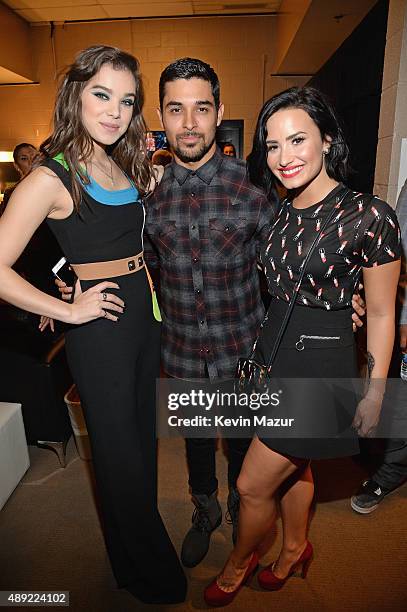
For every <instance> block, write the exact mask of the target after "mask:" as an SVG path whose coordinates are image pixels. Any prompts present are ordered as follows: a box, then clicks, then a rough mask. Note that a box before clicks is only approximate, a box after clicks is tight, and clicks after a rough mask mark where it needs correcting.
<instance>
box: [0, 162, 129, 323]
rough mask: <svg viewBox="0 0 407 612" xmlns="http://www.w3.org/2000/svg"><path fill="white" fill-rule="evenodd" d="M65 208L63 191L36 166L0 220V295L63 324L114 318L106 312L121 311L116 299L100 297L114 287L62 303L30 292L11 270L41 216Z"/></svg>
mask: <svg viewBox="0 0 407 612" xmlns="http://www.w3.org/2000/svg"><path fill="white" fill-rule="evenodd" d="M71 210H72V202H71V201H70V196H69V194H68V192H66V190H65V188H64V187H63V185H62V183H61V182H60V181H59V179H58V178H57V177H56V176H55V175H54V174H53V173H52V172H51V171H49V170H48V169H46V168H37V169H36V170H34V171H33V172H32V173H31V174H30V175H29V176H27V177H26V178H25V179H24V180H23V181H22V182H21V183H20V184H19V185H18V186H17V188H16V189H15V191H14V193H13V195H12V197H11V199H10V202H9V203H8V206H7V208H6V210H5V212H4V214H3V215H2V217H1V219H0V297H1V298H2V299H4V300H5V301H7V302H9V303H11V304H14V305H15V306H18V307H19V308H22V309H23V310H28V311H29V312H33V313H35V314H40V315H45V316H48V317H52V318H53V319H58V320H60V321H64V322H69V323H84V322H85V321H90V320H92V319H95V318H98V317H101V316H106V318H110V319H112V320H117V317H116V316H114V315H113V314H111V313H110V312H106V311H109V310H117V311H119V312H121V311H122V305H123V302H122V300H120V299H119V298H118V297H117V296H114V295H111V294H106V297H107V299H105V300H104V299H103V292H104V291H105V289H106V288H108V287H117V285H116V284H115V283H110V282H104V283H99V284H98V285H96V287H92V289H91V290H88V291H86V292H85V293H83V294H82V295H81V296H79V298H78V299H77V300H75V302H74V304H67V303H66V302H63V301H62V300H59V299H57V298H54V297H52V296H50V295H47V294H46V293H43V292H42V291H40V290H39V289H36V288H35V287H34V286H33V285H31V284H30V283H28V282H27V281H26V280H24V279H23V278H22V277H21V276H20V275H19V274H17V273H16V272H15V271H14V270H13V269H12V266H13V265H14V263H15V262H16V261H17V259H18V257H19V256H20V255H21V253H22V252H23V250H24V249H25V247H26V246H27V244H28V242H29V240H30V238H31V237H32V235H33V234H34V232H35V230H36V229H37V228H38V227H39V225H40V224H41V223H42V221H44V219H45V218H46V217H47V216H50V217H52V218H55V219H58V218H59V219H62V218H64V217H67V216H68V214H69V212H70V211H71ZM86 294H87V295H86ZM114 302H115V303H114Z"/></svg>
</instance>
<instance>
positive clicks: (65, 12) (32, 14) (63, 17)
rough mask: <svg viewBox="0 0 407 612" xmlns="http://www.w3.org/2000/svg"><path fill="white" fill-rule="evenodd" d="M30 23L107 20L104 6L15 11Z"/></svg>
mask: <svg viewBox="0 0 407 612" xmlns="http://www.w3.org/2000/svg"><path fill="white" fill-rule="evenodd" d="M15 12H16V13H17V14H18V15H20V17H22V18H23V19H25V20H26V21H29V22H30V23H35V22H43V21H71V20H73V21H81V20H83V19H106V18H107V17H108V15H107V13H106V11H104V10H103V7H102V6H67V7H55V8H38V9H22V10H16V11H15Z"/></svg>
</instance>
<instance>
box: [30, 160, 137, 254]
mask: <svg viewBox="0 0 407 612" xmlns="http://www.w3.org/2000/svg"><path fill="white" fill-rule="evenodd" d="M41 165H42V166H46V167H47V168H49V169H50V170H52V171H53V172H54V173H55V174H56V175H57V176H58V178H59V179H60V180H61V181H62V183H63V185H64V186H65V187H66V189H67V190H68V192H69V193H71V177H70V173H69V172H68V171H67V170H66V169H65V168H64V167H63V165H62V164H61V163H60V162H58V161H56V160H55V159H45V160H44V161H43V162H42V163H41ZM105 191H106V190H105ZM124 191H129V192H130V191H133V190H130V189H129V190H127V189H126V190H119V191H116V192H113V191H112V192H109V194H111V197H112V198H114V196H115V195H116V198H118V199H120V196H121V195H123V192H124ZM136 193H137V196H138V192H136ZM144 218H145V211H144V206H143V204H142V202H141V200H140V198H138V199H137V200H133V201H131V202H127V203H124V204H119V205H112V204H111V203H109V204H103V203H101V202H99V201H97V200H95V199H94V198H93V197H92V196H91V195H90V193H89V192H88V191H86V190H84V191H83V192H82V199H81V203H80V207H79V211H76V209H74V210H73V211H72V213H71V214H70V215H69V216H68V217H66V218H65V219H50V218H48V219H47V223H48V225H49V227H50V228H51V230H52V231H53V233H54V234H55V236H56V238H57V240H58V242H59V245H60V247H61V249H62V251H63V252H64V255H65V257H66V258H67V260H68V261H69V263H72V264H81V263H94V262H98V261H110V260H113V259H124V258H125V257H131V256H133V255H136V254H137V253H140V252H141V251H142V250H143V229H144Z"/></svg>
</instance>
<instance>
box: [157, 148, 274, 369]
mask: <svg viewBox="0 0 407 612" xmlns="http://www.w3.org/2000/svg"><path fill="white" fill-rule="evenodd" d="M146 210H147V219H146V240H145V256H146V261H147V264H150V265H157V264H159V266H160V284H161V310H162V315H163V329H162V364H163V368H164V370H165V371H166V372H167V374H169V375H170V376H173V377H176V378H184V379H185V378H202V377H206V376H208V375H209V378H210V379H214V378H217V377H221V378H226V377H230V376H233V374H234V371H235V367H236V363H237V359H238V357H240V356H247V355H248V354H249V353H250V351H251V349H252V345H253V342H254V340H255V338H256V335H257V332H258V329H259V326H260V323H261V322H262V320H263V317H264V307H263V304H262V300H261V297H260V288H259V277H258V270H257V265H256V264H257V256H258V252H259V246H260V243H261V242H262V240H263V239H265V238H266V236H267V231H268V228H269V226H270V223H271V220H272V218H273V216H274V210H273V207H272V205H271V204H270V202H269V201H268V199H267V198H266V196H265V194H264V192H262V191H261V190H260V189H257V188H256V187H254V186H253V185H252V184H251V183H250V182H249V180H248V177H247V174H246V164H245V162H244V161H242V160H236V159H233V158H231V157H225V156H223V155H222V154H221V153H220V152H219V151H218V150H217V151H216V153H215V154H214V156H213V157H212V158H211V159H210V160H209V161H208V162H207V163H205V164H204V165H203V166H201V167H200V168H199V169H198V170H196V171H191V170H188V169H186V168H184V167H183V166H180V165H178V164H176V163H175V162H172V163H171V164H170V165H169V166H167V167H166V170H165V173H164V177H163V179H162V181H161V183H160V185H159V186H158V187H157V188H156V190H155V191H154V193H153V194H152V195H151V197H150V198H149V199H148V201H147V203H146ZM149 241H150V245H149V244H148V243H149ZM151 247H152V249H151Z"/></svg>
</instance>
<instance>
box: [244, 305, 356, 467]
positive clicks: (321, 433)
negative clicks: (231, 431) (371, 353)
mask: <svg viewBox="0 0 407 612" xmlns="http://www.w3.org/2000/svg"><path fill="white" fill-rule="evenodd" d="M287 307H288V304H287V303H284V302H282V301H281V300H279V299H275V298H274V299H273V300H272V302H271V305H270V308H269V311H268V313H267V318H266V320H265V322H264V324H263V327H262V329H261V331H260V335H259V339H258V342H257V346H256V351H255V359H256V361H258V362H259V363H264V364H265V363H267V362H268V360H269V358H270V354H271V351H272V349H273V346H274V343H275V339H276V336H277V334H278V331H279V329H280V327H281V323H282V320H283V317H284V315H285V312H286V310H287ZM351 316H352V309H350V308H346V309H344V310H339V311H338V310H336V311H327V310H323V309H320V308H309V307H306V306H300V305H298V304H296V305H295V306H294V309H293V311H292V313H291V317H290V320H289V323H288V326H287V328H286V331H285V333H284V336H283V339H282V342H281V344H280V348H279V350H278V352H277V355H276V358H275V361H274V364H273V367H272V376H273V379H280V378H281V379H287V378H295V379H296V380H295V381H292V382H289V381H288V382H287V383H285V385H286V389H287V390H288V393H287V394H286V396H288V400H287V401H284V393H283V395H282V398H283V401H282V402H281V404H280V411H278V410H277V412H276V416H278V417H281V418H287V417H289V418H293V419H294V422H295V427H294V428H292V429H291V430H287V433H286V434H281V433H279V436H278V437H277V436H274V437H271V436H272V435H273V434H272V429H270V430H269V431H270V437H269V435H268V431H267V432H266V435H265V430H264V428H262V430H261V432H259V433H258V436H259V439H260V440H261V442H263V443H264V444H265V445H266V446H268V447H269V448H271V449H272V450H275V451H276V452H278V453H281V454H283V455H289V456H293V457H297V458H307V459H322V458H333V457H341V456H349V455H355V454H358V453H359V443H358V438H357V435H356V433H355V432H354V430H353V429H352V427H351V424H352V420H353V417H354V414H355V410H356V406H357V394H356V393H355V391H354V384H353V383H352V381H355V379H357V378H358V369H357V360H356V346H355V341H354V334H353V330H352V318H351ZM301 337H302V338H301ZM312 379H317V380H312ZM328 379H329V380H332V379H341V381H340V384H339V386H338V387H336V386H335V384H334V385H332V384H331V383H330V382H329V380H328ZM283 382H284V380H283ZM338 382H339V381H338ZM266 436H267V437H266Z"/></svg>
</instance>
